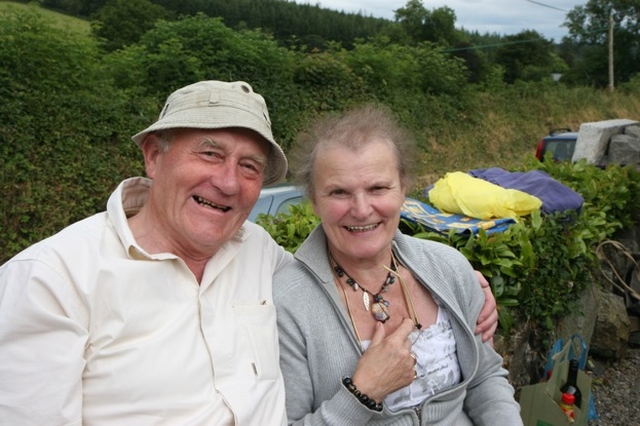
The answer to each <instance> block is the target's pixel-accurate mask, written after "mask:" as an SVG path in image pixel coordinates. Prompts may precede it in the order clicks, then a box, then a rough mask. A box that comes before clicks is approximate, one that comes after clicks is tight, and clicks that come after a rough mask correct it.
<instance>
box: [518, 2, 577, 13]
mask: <svg viewBox="0 0 640 426" xmlns="http://www.w3.org/2000/svg"><path fill="white" fill-rule="evenodd" d="M526 1H528V2H529V3H535V4H537V5H539V6H544V7H548V8H549V9H554V10H559V11H560V12H565V13H568V12H569V11H568V10H564V9H560V8H559V7H555V6H551V5H548V4H544V3H540V2H537V1H533V0H526Z"/></svg>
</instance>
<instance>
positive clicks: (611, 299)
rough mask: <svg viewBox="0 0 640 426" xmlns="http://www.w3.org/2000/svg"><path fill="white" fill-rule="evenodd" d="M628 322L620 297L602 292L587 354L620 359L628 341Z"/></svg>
mask: <svg viewBox="0 0 640 426" xmlns="http://www.w3.org/2000/svg"><path fill="white" fill-rule="evenodd" d="M629 333H630V323H629V316H628V315H627V308H626V305H625V301H624V299H623V298H622V297H620V296H617V295H615V294H613V293H608V292H602V293H601V294H600V298H599V305H598V316H597V318H596V325H595V328H594V330H593V336H592V338H591V344H590V347H589V354H590V355H592V356H594V357H596V358H600V359H606V360H611V361H620V360H621V359H622V357H623V356H624V354H625V350H626V348H627V342H628V341H629Z"/></svg>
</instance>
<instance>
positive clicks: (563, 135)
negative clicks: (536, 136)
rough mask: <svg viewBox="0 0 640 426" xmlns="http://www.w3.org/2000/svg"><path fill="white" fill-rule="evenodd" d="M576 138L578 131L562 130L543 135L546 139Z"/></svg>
mask: <svg viewBox="0 0 640 426" xmlns="http://www.w3.org/2000/svg"><path fill="white" fill-rule="evenodd" d="M577 138H578V132H562V133H556V134H555V135H548V136H545V139H546V140H567V139H568V140H574V139H577Z"/></svg>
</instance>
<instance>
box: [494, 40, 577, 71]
mask: <svg viewBox="0 0 640 426" xmlns="http://www.w3.org/2000/svg"><path fill="white" fill-rule="evenodd" d="M495 63H496V64H498V65H500V66H502V68H503V69H504V79H505V81H506V82H507V83H513V82H515V81H516V80H525V81H540V80H542V79H544V78H548V77H549V76H550V75H551V73H552V72H563V71H564V70H565V69H566V68H567V66H566V64H565V63H564V62H563V61H562V60H561V59H560V58H559V57H558V55H557V54H556V53H555V51H554V46H553V43H552V42H550V41H548V40H546V39H545V38H544V37H542V36H541V35H540V34H539V33H538V32H537V31H532V30H525V31H522V32H520V33H518V34H516V35H513V36H507V37H505V39H504V41H503V45H502V46H500V47H499V48H498V51H497V52H496V57H495Z"/></svg>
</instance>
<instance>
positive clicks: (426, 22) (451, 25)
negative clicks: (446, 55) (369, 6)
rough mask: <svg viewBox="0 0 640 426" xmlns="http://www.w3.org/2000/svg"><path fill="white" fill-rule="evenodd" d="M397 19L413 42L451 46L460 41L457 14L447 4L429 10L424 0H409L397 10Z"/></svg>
mask: <svg viewBox="0 0 640 426" xmlns="http://www.w3.org/2000/svg"><path fill="white" fill-rule="evenodd" d="M395 20H396V22H398V23H400V25H401V27H402V28H403V29H404V31H405V33H406V35H407V37H408V39H409V40H411V41H412V42H413V44H416V43H419V42H422V41H430V42H433V43H438V44H441V45H445V46H451V45H453V44H455V43H456V42H457V41H458V32H457V31H456V29H455V23H456V14H455V12H454V11H453V9H451V8H449V7H447V6H443V7H440V8H437V9H433V10H432V11H429V10H427V9H426V8H425V7H424V6H423V5H422V1H420V0H409V1H408V2H407V4H405V5H404V7H401V8H399V9H397V10H396V11H395Z"/></svg>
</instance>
